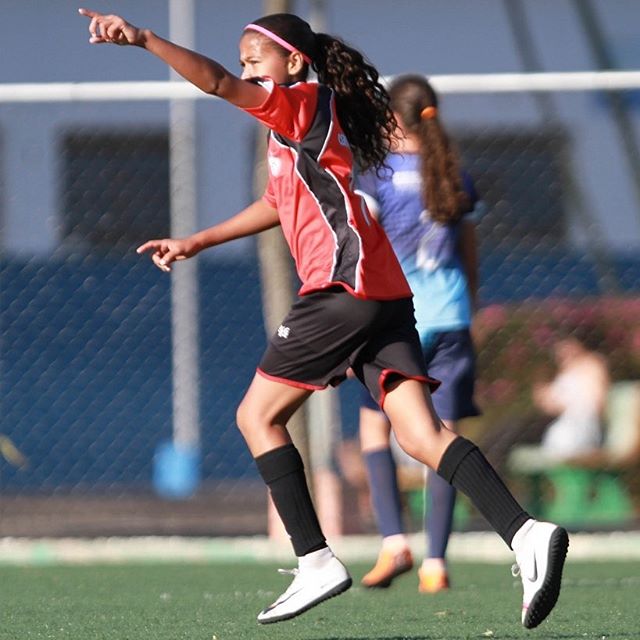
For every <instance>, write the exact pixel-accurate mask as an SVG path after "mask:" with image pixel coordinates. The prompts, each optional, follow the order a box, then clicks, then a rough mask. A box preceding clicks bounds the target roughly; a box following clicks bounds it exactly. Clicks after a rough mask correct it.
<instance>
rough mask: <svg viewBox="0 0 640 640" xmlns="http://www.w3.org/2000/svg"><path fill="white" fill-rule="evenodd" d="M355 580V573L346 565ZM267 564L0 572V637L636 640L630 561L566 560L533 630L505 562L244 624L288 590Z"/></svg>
mask: <svg viewBox="0 0 640 640" xmlns="http://www.w3.org/2000/svg"><path fill="white" fill-rule="evenodd" d="M349 566H350V569H351V570H352V573H353V575H354V578H355V579H356V581H359V579H360V577H361V576H362V575H363V574H364V572H365V570H366V569H367V566H365V565H363V564H351V563H350V565H349ZM275 569H276V567H275V566H267V565H258V564H248V563H238V564H199V565H189V564H180V565H173V564H171V565H167V564H155V565H148V564H139V565H132V564H129V565H102V566H50V567H28V568H22V567H6V566H5V567H0V639H1V640H9V639H11V640H27V639H32V638H33V639H36V638H37V639H39V640H40V639H42V640H44V639H45V638H46V639H56V640H66V639H71V638H73V639H74V640H98V639H100V640H102V639H104V640H144V639H146V638H149V639H153V640H177V639H181V638H185V639H186V638H188V639H189V640H198V639H202V640H253V639H254V638H260V639H264V640H271V639H277V640H288V639H291V640H294V639H295V640H301V639H305V638H309V639H316V640H320V639H322V640H356V639H375V640H401V639H406V640H436V639H438V638H443V639H445V638H446V639H447V640H456V639H461V638H503V639H510V638H525V637H531V638H533V637H537V638H558V639H562V640H567V639H571V638H576V639H578V638H580V639H581V640H583V639H585V638H587V639H588V638H596V639H597V640H602V639H603V638H606V639H607V640H609V639H611V640H614V639H615V640H617V639H620V640H621V639H627V638H630V639H632V638H640V562H638V561H634V562H601V563H596V562H574V563H569V564H568V565H567V567H566V570H565V581H564V586H563V590H562V593H561V595H560V601H559V603H558V605H557V607H556V609H555V611H554V612H553V613H552V615H551V616H550V617H549V618H548V619H547V620H546V621H545V622H544V623H543V624H542V625H541V626H540V627H538V629H536V630H534V631H527V630H525V629H523V628H522V627H521V625H520V597H521V591H520V585H519V581H518V580H517V579H514V578H512V577H511V574H510V571H509V567H508V566H506V565H488V564H487V565H482V564H463V563H455V564H453V566H452V579H453V582H454V585H453V586H454V588H453V589H452V590H451V591H450V592H448V593H443V594H438V595H436V596H424V595H420V594H418V592H417V588H416V586H417V578H416V576H415V573H412V574H407V575H405V576H403V577H401V578H400V579H398V580H397V581H396V583H395V584H394V586H393V588H391V589H388V590H386V591H376V592H371V591H366V590H364V589H361V588H360V587H357V586H354V587H353V588H352V589H351V590H350V591H348V592H347V593H346V594H344V595H342V596H340V597H338V598H334V599H333V600H330V601H329V602H326V603H324V604H323V605H321V606H319V607H317V608H316V609H313V610H311V611H309V612H307V613H306V614H304V615H303V616H301V617H299V618H297V619H295V620H291V621H288V622H282V623H279V624H275V625H268V626H261V625H258V624H257V622H256V621H255V615H256V614H257V613H258V611H259V610H260V609H261V608H262V607H263V606H264V605H266V604H268V603H269V602H271V601H272V600H273V599H274V598H275V596H276V595H278V594H279V593H280V591H281V590H283V589H284V588H285V587H286V585H287V584H288V580H289V577H285V576H280V575H279V574H277V573H276V572H275Z"/></svg>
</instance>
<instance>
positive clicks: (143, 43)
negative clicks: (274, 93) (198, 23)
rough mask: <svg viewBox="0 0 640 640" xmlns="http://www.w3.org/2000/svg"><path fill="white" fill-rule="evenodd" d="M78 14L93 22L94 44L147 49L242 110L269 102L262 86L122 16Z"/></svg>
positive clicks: (82, 12)
mask: <svg viewBox="0 0 640 640" xmlns="http://www.w3.org/2000/svg"><path fill="white" fill-rule="evenodd" d="M78 11H79V13H80V14H81V15H83V16H86V17H87V18H89V19H90V22H89V33H90V35H91V37H90V38H89V42H90V43H91V44H117V45H130V46H136V47H141V48H143V49H146V50H147V51H149V52H150V53H153V54H154V55H155V56H157V57H158V58H160V59H161V60H163V61H164V62H166V63H167V64H168V65H169V66H170V67H171V68H173V69H174V70H175V71H176V72H177V73H179V74H180V75H181V76H182V77H183V78H185V79H186V80H188V81H189V82H191V83H192V84H194V85H195V86H196V87H198V88H199V89H201V90H202V91H204V92H205V93H209V94H211V95H215V96H218V97H220V98H222V99H224V100H227V101H228V102H231V103H232V104H235V105H236V106H238V107H241V108H248V107H257V106H259V105H260V104H262V103H263V102H264V100H265V98H266V95H267V92H266V90H265V89H264V88H262V87H260V86H259V85H257V84H255V83H253V82H247V81H246V80H242V79H241V78H239V77H238V76H235V75H234V74H232V73H230V72H229V71H227V70H226V69H225V68H224V67H223V66H222V65H221V64H219V63H218V62H216V61H215V60H211V59H210V58H207V57H205V56H203V55H201V54H199V53H196V52H195V51H191V50H189V49H185V48H184V47H180V46H178V45H177V44H174V43H173V42H170V41H169V40H165V39H164V38H161V37H160V36H158V35H156V34H155V33H153V31H151V30H150V29H142V28H139V27H136V26H134V25H132V24H130V23H129V22H127V21H126V20H125V19H124V18H122V17H120V16H116V15H104V14H101V13H98V12H97V11H93V10H91V9H78Z"/></svg>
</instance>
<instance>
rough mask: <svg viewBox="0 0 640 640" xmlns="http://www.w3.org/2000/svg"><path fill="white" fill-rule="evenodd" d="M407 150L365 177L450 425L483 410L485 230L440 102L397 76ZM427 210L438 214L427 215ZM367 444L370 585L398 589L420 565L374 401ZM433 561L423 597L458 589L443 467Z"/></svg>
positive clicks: (368, 408) (365, 410)
mask: <svg viewBox="0 0 640 640" xmlns="http://www.w3.org/2000/svg"><path fill="white" fill-rule="evenodd" d="M389 95H390V97H391V108H392V109H393V112H394V115H395V118H396V121H397V122H398V125H399V126H398V136H397V138H398V145H397V148H396V149H394V151H393V152H392V153H391V154H390V155H389V156H387V159H386V164H388V165H389V167H390V169H391V171H388V172H386V173H385V172H382V174H380V172H378V174H377V173H376V172H375V171H369V172H368V173H366V174H364V175H362V176H360V177H359V179H358V191H359V192H362V193H363V195H364V197H365V199H366V201H367V204H368V205H369V210H370V211H372V212H373V213H374V214H375V215H376V218H377V219H378V221H379V222H380V223H381V224H382V226H383V228H384V230H385V231H386V232H387V235H388V236H389V239H390V240H391V244H392V245H393V248H394V249H395V252H396V255H397V256H398V258H399V260H400V264H401V265H402V269H403V271H404V273H405V275H406V276H407V280H408V281H409V284H410V285H411V290H412V291H413V293H414V304H415V307H416V319H417V329H418V333H419V334H420V341H421V343H422V350H423V354H424V359H425V363H426V366H427V368H428V370H429V373H430V374H431V375H433V376H434V377H435V378H437V379H438V380H440V381H441V383H442V384H441V386H440V387H439V389H438V392H437V393H436V394H434V396H433V404H434V407H435V410H436V413H437V414H438V416H439V417H440V418H441V419H442V420H443V422H444V424H445V426H446V427H447V428H448V429H451V430H452V431H455V430H456V422H457V421H458V420H460V419H461V418H465V417H469V416H474V415H477V414H478V412H477V409H476V407H475V404H474V402H473V386H474V377H475V354H474V351H473V345H472V342H471V336H470V334H469V326H470V324H471V314H472V308H473V306H474V301H475V298H476V288H477V260H476V243H475V229H474V225H473V223H472V222H471V221H470V220H468V219H467V218H468V217H467V215H466V214H468V213H471V212H473V209H474V205H475V204H476V201H477V196H476V193H475V189H474V187H473V183H472V181H471V178H470V177H469V176H468V175H467V174H462V173H461V172H460V166H459V161H458V157H457V155H456V153H455V151H454V150H453V148H452V146H451V144H450V141H449V138H448V136H447V134H446V132H445V130H444V128H443V127H442V125H441V122H440V119H439V114H438V99H437V96H436V93H435V91H434V90H433V88H432V87H431V85H430V84H429V82H428V81H427V80H426V79H425V78H423V77H422V76H416V75H406V76H400V77H398V78H396V79H395V80H394V81H393V82H392V84H391V86H390V87H389ZM425 203H428V206H427V207H425ZM360 442H361V446H362V453H363V457H364V461H365V466H366V468H367V474H368V476H369V485H370V487H371V497H372V502H373V507H374V512H375V515H376V519H377V522H378V528H379V530H380V532H381V533H382V535H383V541H382V549H381V551H380V554H379V556H378V561H377V562H376V565H375V567H374V568H373V569H372V570H371V571H370V572H369V573H367V574H366V575H365V576H364V578H363V579H362V584H363V585H364V586H365V587H388V586H389V585H390V584H391V582H392V580H393V579H394V578H395V577H396V576H398V575H400V574H402V573H405V572H406V571H409V570H410V569H411V568H412V566H413V558H412V555H411V551H410V549H409V545H408V542H407V539H406V536H405V535H404V527H403V525H402V509H401V504H400V498H399V490H398V483H397V478H396V465H395V460H394V458H393V455H392V452H391V449H390V425H389V421H388V420H387V419H386V417H385V415H384V413H382V412H381V411H380V409H379V407H377V406H376V405H375V404H374V403H373V402H372V400H371V397H370V396H369V395H368V394H363V398H362V403H361V408H360ZM426 497H427V504H428V509H427V510H426V516H427V517H426V522H425V529H426V531H427V534H428V535H427V538H428V539H427V546H428V552H427V556H426V557H425V559H424V560H423V562H422V566H421V567H420V569H419V570H418V575H419V590H420V591H421V592H423V593H435V592H437V591H440V590H441V589H446V588H448V587H449V577H448V573H447V570H446V564H445V551H446V548H447V543H448V540H449V535H450V533H451V524H452V520H453V508H454V504H455V497H456V490H455V488H454V487H452V486H451V485H450V484H449V483H448V482H446V480H444V479H443V478H442V477H440V476H439V475H438V474H437V473H436V472H435V471H434V470H433V469H429V470H428V473H427V492H426Z"/></svg>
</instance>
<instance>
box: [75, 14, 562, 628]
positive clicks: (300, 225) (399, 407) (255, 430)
mask: <svg viewBox="0 0 640 640" xmlns="http://www.w3.org/2000/svg"><path fill="white" fill-rule="evenodd" d="M80 13H81V14H82V15H84V16H86V17H88V18H89V19H90V23H89V32H90V34H91V37H90V39H89V42H90V43H92V44H102V43H112V44H118V45H135V46H139V47H142V48H144V49H146V50H147V51H149V52H150V53H153V54H154V55H156V56H157V57H158V58H160V59H161V60H163V61H164V62H166V63H167V64H168V65H170V66H171V67H172V68H173V69H174V70H175V71H177V72H178V73H179V74H180V75H182V76H183V77H184V78H186V79H187V80H188V81H189V82H191V83H193V84H194V85H195V86H197V87H199V88H200V89H202V90H203V91H205V92H206V93H209V94H212V95H216V96H218V97H220V98H222V99H224V100H227V101H229V102H230V103H231V104H234V105H236V106H237V107H239V108H241V109H243V110H245V111H246V112H247V113H249V114H250V115H252V116H253V117H255V118H256V119H257V120H259V121H260V122H262V123H264V124H265V125H266V126H267V127H268V128H269V129H270V130H271V133H270V136H269V147H268V160H269V162H268V165H269V182H268V186H267V189H266V192H265V194H264V197H263V198H262V199H261V200H258V201H257V202H254V203H253V204H251V205H249V206H248V207H247V208H246V209H244V210H243V211H241V212H239V213H238V214H236V215H235V216H233V217H232V218H230V219H228V220H227V221H225V222H222V223H220V224H217V225H215V226H213V227H210V228H209V229H205V230H203V231H200V232H198V233H195V234H194V235H192V236H189V237H186V238H179V239H171V238H166V239H158V240H150V241H148V242H146V243H144V244H143V245H141V246H140V247H139V248H138V252H139V253H144V252H147V251H151V252H152V253H151V257H152V259H153V261H154V263H155V264H156V265H157V266H158V267H159V268H161V269H163V270H168V269H171V266H172V264H173V263H174V262H175V261H178V260H184V259H186V258H189V257H191V256H193V255H195V254H196V253H198V252H199V251H202V250H203V249H206V248H208V247H213V246H216V245H219V244H221V243H223V242H228V241H229V240H233V239H235V238H240V237H243V236H247V235H251V234H254V233H258V232H260V231H263V230H265V229H269V228H271V227H275V226H276V225H280V226H281V227H282V231H283V233H284V235H285V238H286V239H287V242H288V244H289V247H290V249H291V253H292V254H293V257H294V259H295V262H296V267H297V271H298V275H299V276H300V280H301V282H302V287H301V289H300V292H299V293H300V296H299V299H298V300H297V301H296V302H295V303H294V305H293V306H292V308H291V310H290V312H289V314H288V315H287V316H286V318H285V319H284V320H283V321H282V325H281V326H280V328H279V330H278V331H277V332H276V333H275V335H273V336H272V337H271V339H270V343H269V346H268V347H267V350H266V352H265V354H264V355H263V357H262V360H261V361H260V364H259V366H258V370H257V372H256V375H255V376H254V378H253V380H252V382H251V384H250V386H249V389H248V390H247V392H246V394H245V396H244V398H243V399H242V402H241V403H240V406H239V407H238V411H237V422H238V426H239V428H240V431H241V432H242V435H243V436H244V438H245V440H246V441H247V445H248V446H249V449H250V451H251V453H252V455H253V457H254V458H255V460H256V465H257V467H258V470H259V472H260V474H261V476H262V478H263V479H264V481H265V483H266V484H267V486H268V487H269V490H270V492H271V496H272V498H273V501H274V504H275V506H276V509H277V510H278V513H279V514H280V517H281V518H282V521H283V523H284V526H285V528H286V530H287V532H288V534H289V536H290V537H291V542H292V544H293V549H294V551H295V554H296V556H297V557H298V568H297V569H294V571H293V573H294V575H295V577H294V579H293V581H292V583H291V585H290V586H289V588H288V589H287V590H286V591H285V592H284V593H283V594H282V596H280V597H279V598H278V599H277V600H276V601H275V602H274V603H273V604H271V605H269V606H268V607H266V608H265V609H264V610H263V611H261V612H260V614H259V615H258V621H259V622H261V623H269V622H278V621H280V620H286V619H288V618H293V617H294V616H297V615H299V614H300V613H302V612H304V611H306V610H307V609H310V608H311V607H313V606H315V605H317V604H319V603H321V602H323V601H324V600H327V599H328V598H331V597H332V596H335V595H337V594H339V593H342V592H343V591H345V590H346V589H348V588H349V587H350V586H351V577H350V575H349V573H348V571H347V570H346V568H345V567H344V565H343V564H342V563H341V562H340V561H339V560H338V559H337V558H336V557H335V556H334V555H333V553H332V551H331V549H330V548H329V547H328V546H327V543H326V540H325V537H324V535H323V534H322V530H321V529H320V525H319V523H318V519H317V517H316V512H315V509H314V507H313V503H312V502H311V498H310V495H309V491H308V489H307V485H306V481H305V476H304V469H303V466H302V460H301V458H300V455H299V453H298V451H297V450H296V449H295V447H294V446H293V445H292V443H291V439H290V437H289V434H288V432H287V429H286V424H287V421H288V419H289V418H290V417H291V415H292V414H293V413H294V412H295V410H296V409H297V408H298V407H300V405H301V404H302V403H303V402H304V401H305V400H306V399H307V398H308V397H309V395H310V394H311V393H313V391H315V390H317V389H322V388H324V387H326V386H327V385H328V384H338V383H339V382H341V381H342V380H343V379H344V378H345V377H346V372H347V370H348V369H349V368H351V369H352V370H353V371H354V372H355V375H356V376H357V377H358V378H359V379H360V381H361V382H362V383H363V384H364V385H365V386H366V387H367V389H368V390H369V392H370V393H371V394H372V396H373V397H374V398H375V400H376V402H377V403H378V404H379V405H380V406H381V407H384V410H385V412H386V414H387V416H388V417H389V419H390V421H391V425H392V428H393V429H394V432H395V434H396V437H397V439H398V442H399V443H400V445H401V446H402V447H403V449H404V450H405V451H407V453H408V454H409V455H411V456H413V457H414V458H416V459H417V460H419V461H420V462H422V463H424V464H427V465H428V466H429V467H431V468H433V469H437V470H438V473H440V475H442V476H443V477H444V478H445V480H447V482H450V483H452V484H453V485H454V486H455V487H456V488H458V489H460V490H462V491H464V492H465V493H466V494H467V495H469V497H470V498H471V500H472V502H473V503H474V504H475V505H476V506H477V507H478V509H479V510H480V512H481V513H483V514H484V515H485V517H486V518H487V519H488V520H489V522H490V523H491V525H492V526H493V527H494V529H495V530H496V531H497V532H498V533H499V534H500V535H501V536H502V537H503V539H504V540H505V542H506V543H507V544H508V545H510V546H511V547H512V548H513V549H514V551H515V553H516V560H517V562H518V564H519V566H520V567H521V569H522V576H523V584H524V605H523V606H524V613H523V621H524V624H525V625H526V626H529V627H532V626H536V625H537V624H538V623H539V622H541V621H542V620H543V619H544V618H545V617H546V616H547V615H548V613H549V612H550V611H551V609H552V608H553V606H554V605H555V602H556V600H557V597H558V593H559V589H560V581H561V574H562V567H563V564H564V558H565V554H566V550H567V547H568V537H567V533H566V531H565V530H564V529H561V528H559V527H557V526H555V525H553V524H550V523H543V522H538V521H536V520H533V519H532V518H530V516H529V515H528V514H527V513H525V512H524V511H523V509H522V508H521V507H520V505H519V504H518V503H517V502H516V500H515V499H514V498H513V496H512V495H511V493H510V492H509V491H508V489H507V488H506V487H505V485H504V484H503V482H502V481H501V480H500V478H499V477H498V476H497V475H496V473H495V471H494V470H493V468H492V467H491V466H490V465H489V463H488V462H487V460H486V459H485V457H484V456H483V455H482V453H481V452H480V451H479V450H478V448H477V447H476V446H475V445H473V444H472V443H471V442H469V441H468V440H465V439H464V438H461V437H459V436H457V435H456V434H455V433H453V432H452V431H450V430H449V429H447V428H446V427H445V426H444V425H443V424H442V423H441V422H440V420H439V418H438V416H437V415H436V413H435V411H434V409H433V405H432V404H431V397H430V388H435V386H436V384H437V382H436V381H434V380H432V379H430V378H429V377H428V375H427V372H426V370H425V365H424V360H423V357H422V351H421V348H420V340H419V337H418V334H417V332H416V330H415V319H414V315H413V304H412V301H411V290H410V288H409V285H408V284H407V280H406V278H405V277H404V274H403V273H402V269H401V268H400V264H399V262H398V260H397V258H396V257H395V254H394V252H393V249H392V247H391V244H390V243H389V241H388V240H387V237H386V236H385V234H384V232H383V231H382V228H381V227H380V225H379V224H378V223H377V222H376V221H375V220H373V219H372V218H371V216H370V215H369V212H368V210H367V207H366V205H365V203H364V200H363V199H362V198H361V197H360V196H359V195H357V194H356V193H355V192H354V190H353V167H354V164H355V163H357V165H358V166H359V167H361V168H363V169H364V170H367V169H370V168H376V169H379V168H381V167H382V166H383V164H384V159H385V157H386V156H387V154H388V152H389V150H390V147H391V143H392V140H393V133H394V131H395V126H396V125H395V121H394V119H393V114H392V113H391V110H390V108H389V98H388V95H387V93H386V91H385V90H384V89H383V88H382V86H381V85H380V84H379V82H378V73H377V71H376V70H375V68H373V67H372V66H371V65H369V64H368V63H367V62H366V61H365V60H364V58H363V56H362V55H361V54H360V53H359V52H358V51H356V50H354V49H352V48H351V47H348V46H347V45H345V44H344V43H343V42H341V41H340V40H338V39H337V38H334V37H332V36H329V35H327V34H323V33H314V32H313V31H312V30H311V28H310V26H309V25H308V24H307V23H306V22H305V21H304V20H301V19H300V18H298V17H297V16H294V15H291V14H274V15H269V16H265V17H263V18H260V19H259V20H256V21H254V22H252V23H251V24H248V25H247V26H246V27H245V28H244V30H243V33H242V36H241V38H240V64H241V66H242V69H243V70H242V75H241V77H237V76H235V75H233V74H232V73H230V72H229V71H227V70H226V69H225V68H224V67H222V66H221V65H220V64H219V63H217V62H215V61H213V60H210V59H209V58H206V57H204V56H202V55H200V54H198V53H195V52H193V51H189V50H188V49H184V48H183V47H180V46H178V45H175V44H173V43H171V42H169V41H167V40H165V39H163V38H161V37H159V36H158V35H156V34H155V33H153V32H152V31H150V30H149V29H141V28H138V27H135V26H133V25H132V24H130V23H128V22H126V21H125V20H124V19H122V18H121V17H119V16H114V15H102V14H100V13H97V12H95V11H91V10H88V9H81V10H80ZM310 68H313V69H314V70H315V71H316V73H317V76H318V82H317V83H311V82H306V78H307V75H308V73H309V69H310Z"/></svg>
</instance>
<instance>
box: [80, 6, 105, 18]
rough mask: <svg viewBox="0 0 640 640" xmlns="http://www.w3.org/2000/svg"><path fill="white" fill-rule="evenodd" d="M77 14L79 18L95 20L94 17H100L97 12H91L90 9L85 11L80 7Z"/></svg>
mask: <svg viewBox="0 0 640 640" xmlns="http://www.w3.org/2000/svg"><path fill="white" fill-rule="evenodd" d="M78 13H79V14H80V15H81V16H87V18H95V17H96V16H99V15H100V14H99V13H98V12H97V11H93V10H91V9H85V8H83V7H80V9H78Z"/></svg>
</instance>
